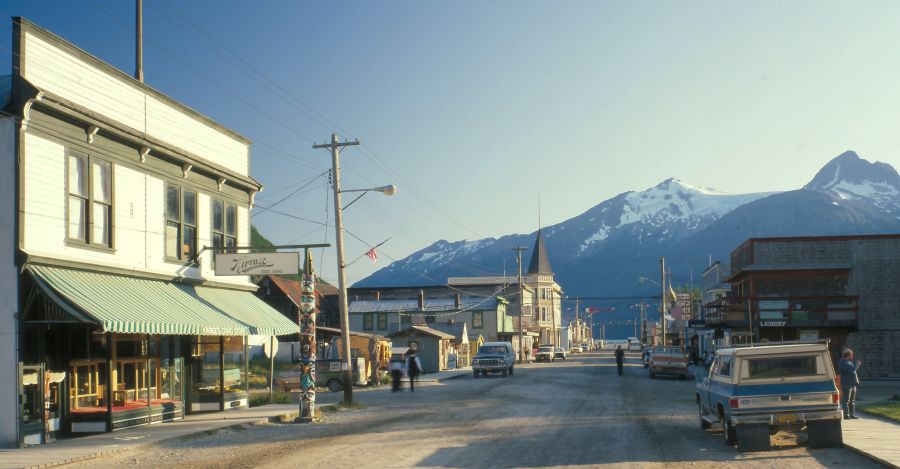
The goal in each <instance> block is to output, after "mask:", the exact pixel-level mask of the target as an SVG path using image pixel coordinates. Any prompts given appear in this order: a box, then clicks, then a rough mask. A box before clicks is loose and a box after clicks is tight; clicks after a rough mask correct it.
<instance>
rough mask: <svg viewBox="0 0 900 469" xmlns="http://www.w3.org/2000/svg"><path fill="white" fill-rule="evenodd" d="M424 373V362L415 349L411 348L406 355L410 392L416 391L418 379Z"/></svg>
mask: <svg viewBox="0 0 900 469" xmlns="http://www.w3.org/2000/svg"><path fill="white" fill-rule="evenodd" d="M421 373H422V362H421V361H419V357H418V356H417V355H416V350H415V349H410V350H409V352H408V354H407V355H406V376H408V377H409V392H415V391H416V379H418V378H419V375H420V374H421Z"/></svg>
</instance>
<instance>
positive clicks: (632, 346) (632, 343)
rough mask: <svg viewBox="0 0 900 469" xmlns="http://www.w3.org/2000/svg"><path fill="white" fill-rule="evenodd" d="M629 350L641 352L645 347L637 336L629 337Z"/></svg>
mask: <svg viewBox="0 0 900 469" xmlns="http://www.w3.org/2000/svg"><path fill="white" fill-rule="evenodd" d="M627 348H628V351H629V352H640V351H641V349H642V348H644V346H643V344H641V339H638V338H637V337H629V338H628V347H627Z"/></svg>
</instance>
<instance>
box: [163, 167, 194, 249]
mask: <svg viewBox="0 0 900 469" xmlns="http://www.w3.org/2000/svg"><path fill="white" fill-rule="evenodd" d="M196 255H197V193H196V192H194V191H189V190H187V189H183V188H181V187H178V186H173V185H167V186H166V258H168V259H173V260H179V261H186V260H190V259H193V258H194V257H195V256H196Z"/></svg>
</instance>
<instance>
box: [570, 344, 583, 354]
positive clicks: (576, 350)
mask: <svg viewBox="0 0 900 469" xmlns="http://www.w3.org/2000/svg"><path fill="white" fill-rule="evenodd" d="M569 353H581V346H580V345H573V346H572V348H571V349H569Z"/></svg>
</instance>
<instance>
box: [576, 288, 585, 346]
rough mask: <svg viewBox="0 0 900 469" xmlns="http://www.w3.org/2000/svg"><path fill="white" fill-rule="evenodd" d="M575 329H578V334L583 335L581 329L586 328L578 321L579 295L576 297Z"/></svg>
mask: <svg viewBox="0 0 900 469" xmlns="http://www.w3.org/2000/svg"><path fill="white" fill-rule="evenodd" d="M575 330H577V331H578V335H579V336H581V335H582V333H581V331H583V330H584V327H582V326H581V325H580V324H579V323H578V297H577V296H576V297H575ZM582 341H583V340H582Z"/></svg>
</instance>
